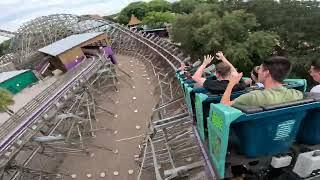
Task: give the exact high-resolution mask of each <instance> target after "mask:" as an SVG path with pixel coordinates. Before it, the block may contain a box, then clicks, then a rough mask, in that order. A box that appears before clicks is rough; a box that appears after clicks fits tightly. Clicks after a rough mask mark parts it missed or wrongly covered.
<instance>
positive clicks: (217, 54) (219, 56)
mask: <svg viewBox="0 0 320 180" xmlns="http://www.w3.org/2000/svg"><path fill="white" fill-rule="evenodd" d="M216 56H217V57H216V58H217V59H218V60H220V61H222V60H224V59H225V57H224V55H223V53H222V52H221V51H218V52H217V53H216Z"/></svg>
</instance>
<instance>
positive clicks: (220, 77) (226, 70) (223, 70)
mask: <svg viewBox="0 0 320 180" xmlns="http://www.w3.org/2000/svg"><path fill="white" fill-rule="evenodd" d="M216 55H217V59H218V60H220V61H222V62H220V63H219V64H217V65H216V68H215V73H216V79H206V78H204V77H202V74H203V72H204V70H205V68H206V67H207V65H208V64H210V63H211V61H212V60H213V56H211V55H206V56H204V61H203V63H202V65H201V66H200V67H199V68H198V70H197V71H196V72H195V74H194V75H193V76H192V79H193V80H194V81H196V83H197V84H198V86H201V87H204V88H206V89H207V90H208V91H209V92H210V93H212V94H222V93H223V92H224V90H225V89H226V87H227V86H228V83H229V78H230V76H231V74H234V73H237V70H236V69H235V68H234V67H233V65H232V64H231V63H230V62H229V61H228V60H227V59H226V58H225V57H224V55H223V53H222V52H218V53H216ZM246 87H247V84H246V83H244V82H240V83H239V82H238V83H236V84H235V85H234V86H233V88H232V89H231V90H233V91H241V90H244V89H245V88H246Z"/></svg>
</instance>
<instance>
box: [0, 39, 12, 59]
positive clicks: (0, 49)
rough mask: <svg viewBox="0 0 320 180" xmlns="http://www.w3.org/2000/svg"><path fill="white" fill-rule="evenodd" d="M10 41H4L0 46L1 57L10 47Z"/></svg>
mask: <svg viewBox="0 0 320 180" xmlns="http://www.w3.org/2000/svg"><path fill="white" fill-rule="evenodd" d="M10 43H11V40H10V39H9V40H6V41H4V42H2V43H1V44H0V56H3V55H5V54H6V53H7V51H8V50H9V47H10Z"/></svg>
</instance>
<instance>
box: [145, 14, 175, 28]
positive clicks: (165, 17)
mask: <svg viewBox="0 0 320 180" xmlns="http://www.w3.org/2000/svg"><path fill="white" fill-rule="evenodd" d="M174 20H175V15H174V14H172V13H170V12H154V11H153V12H149V13H148V14H147V16H146V17H145V18H144V19H143V21H142V23H143V24H145V25H147V26H148V27H150V28H160V27H165V23H171V22H173V21H174Z"/></svg>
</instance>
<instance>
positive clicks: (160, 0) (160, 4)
mask: <svg viewBox="0 0 320 180" xmlns="http://www.w3.org/2000/svg"><path fill="white" fill-rule="evenodd" d="M148 7H149V11H155V12H166V11H171V3H169V2H168V1H165V0H152V1H150V2H149V3H148Z"/></svg>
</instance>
